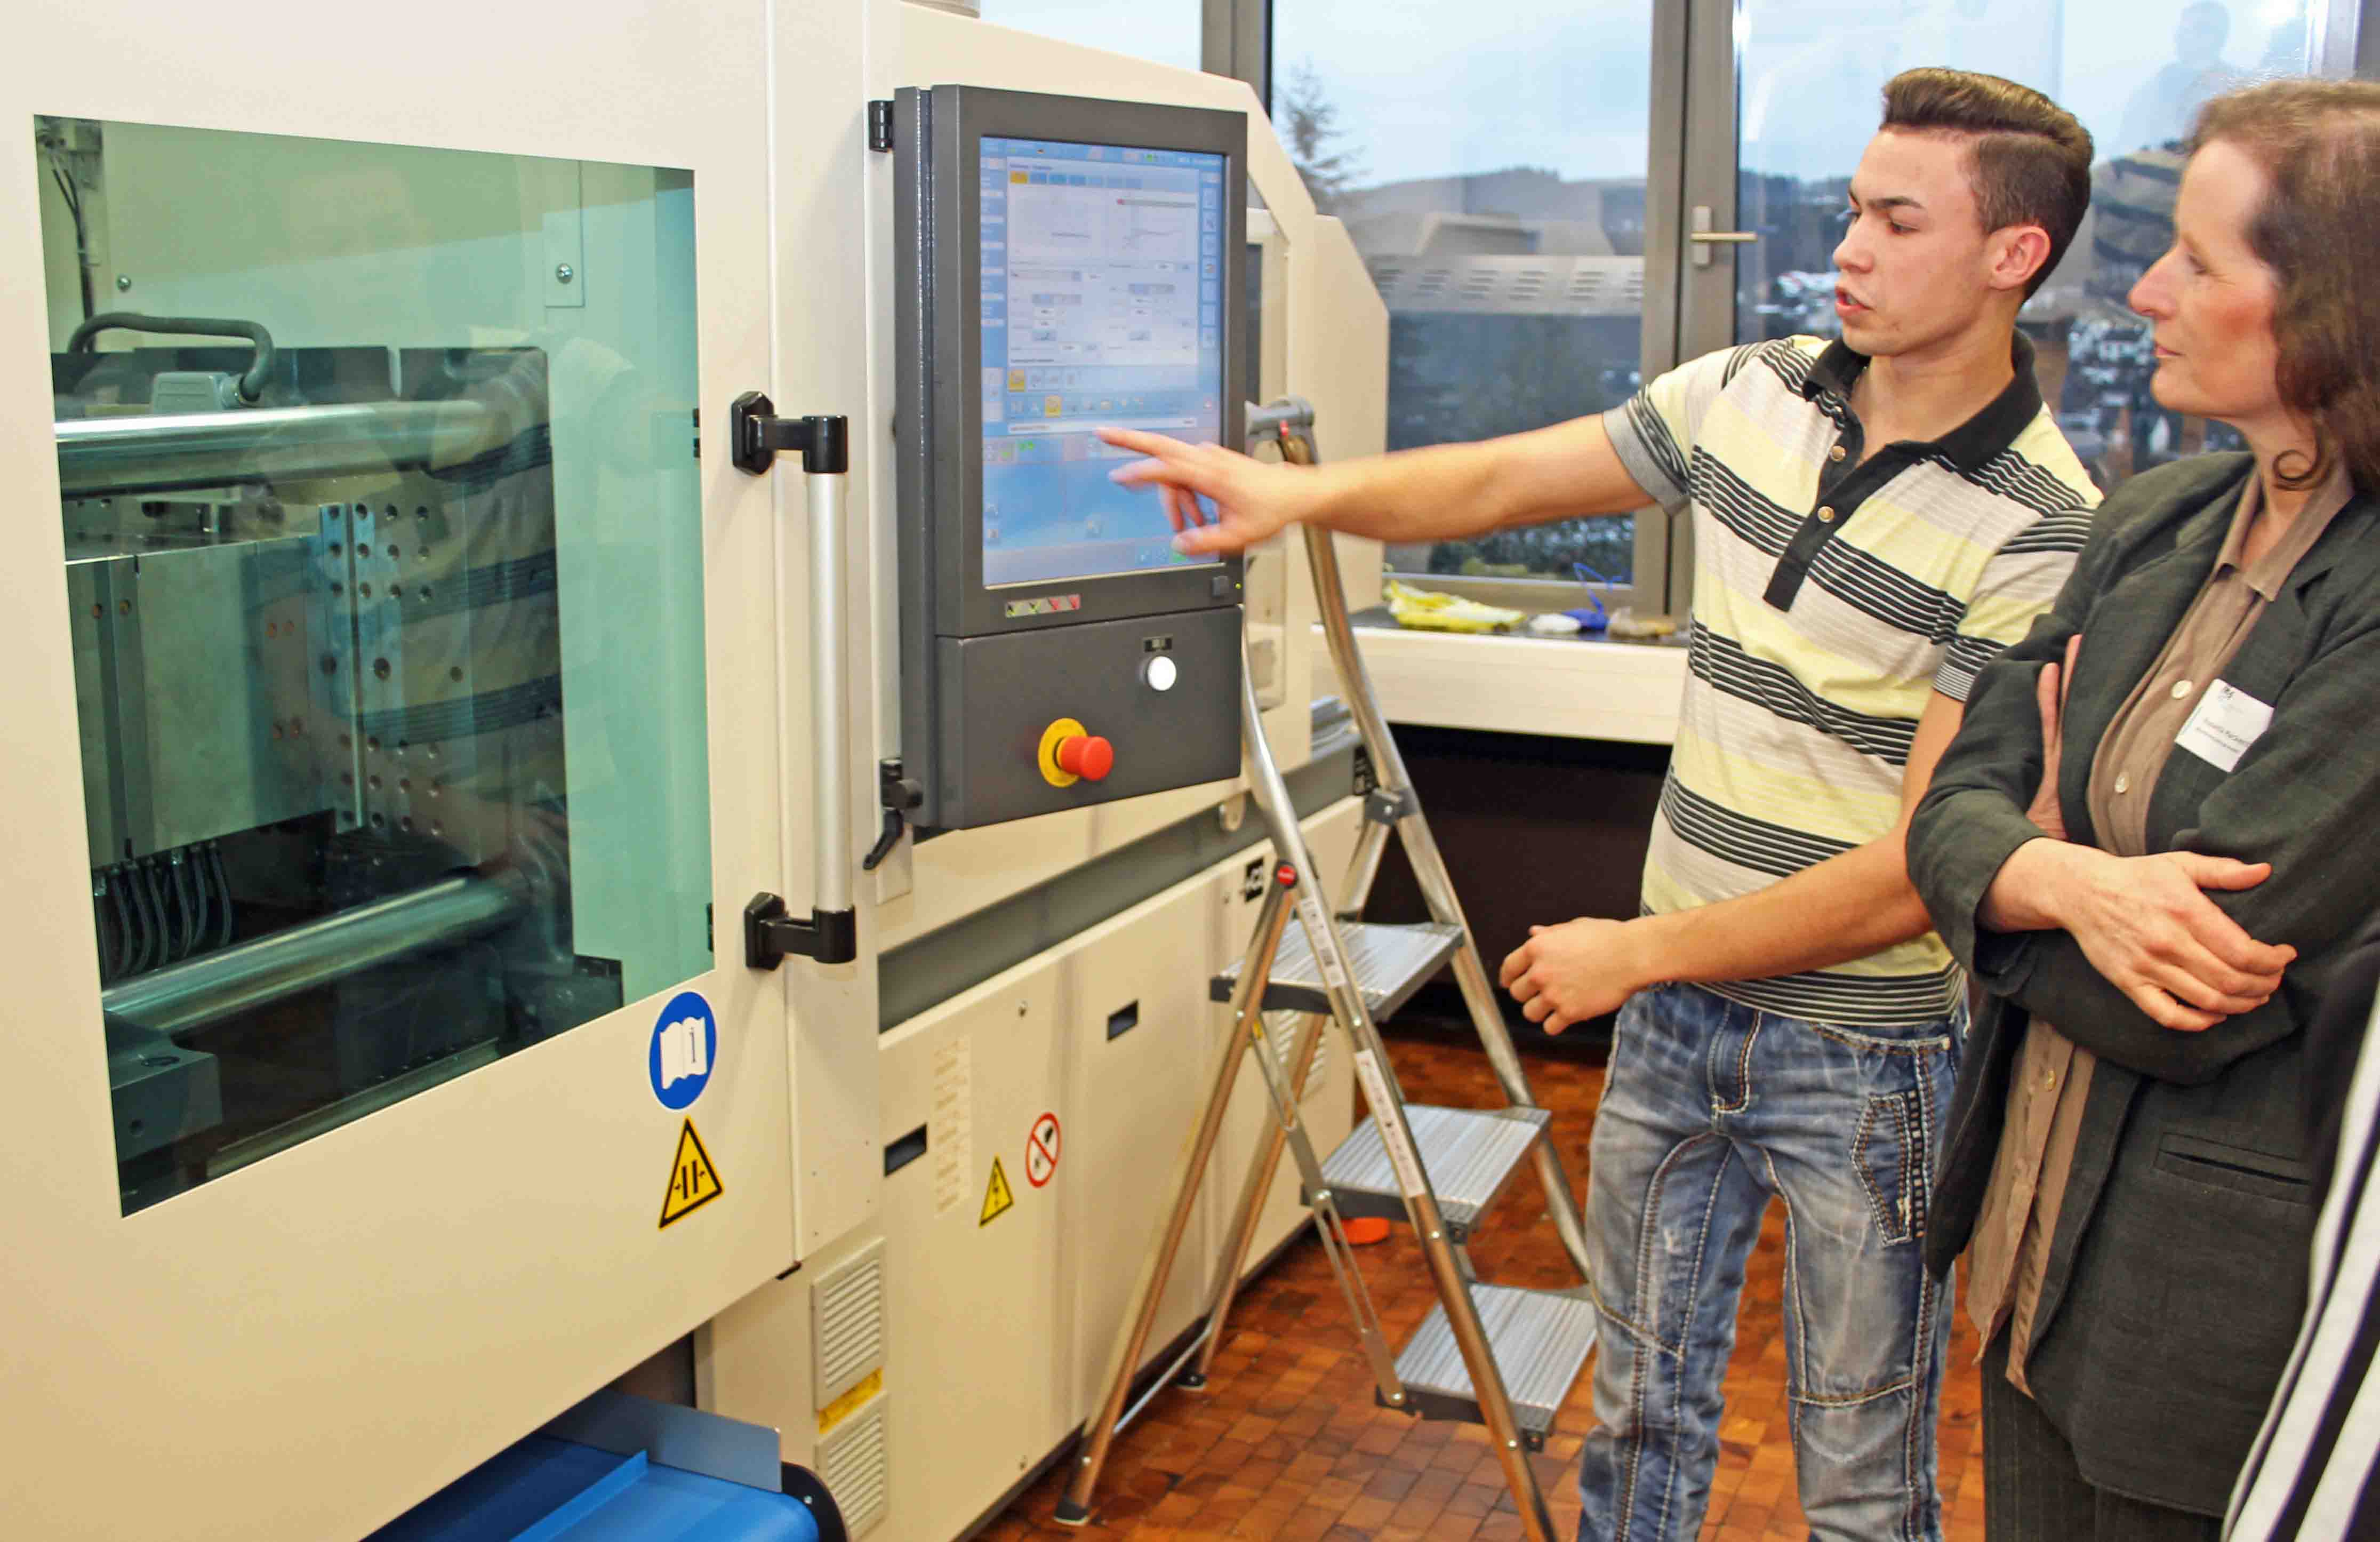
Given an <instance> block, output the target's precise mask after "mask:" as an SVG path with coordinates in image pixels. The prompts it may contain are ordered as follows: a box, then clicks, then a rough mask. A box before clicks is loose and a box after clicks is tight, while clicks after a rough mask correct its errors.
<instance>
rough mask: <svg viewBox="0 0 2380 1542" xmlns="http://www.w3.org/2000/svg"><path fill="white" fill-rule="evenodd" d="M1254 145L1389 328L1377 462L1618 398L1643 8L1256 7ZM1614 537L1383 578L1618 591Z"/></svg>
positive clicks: (1619, 525) (1642, 3)
mask: <svg viewBox="0 0 2380 1542" xmlns="http://www.w3.org/2000/svg"><path fill="white" fill-rule="evenodd" d="M1272 37H1273V51H1272V59H1273V71H1272V75H1273V98H1272V114H1273V122H1274V125H1275V127H1276V130H1277V131H1278V132H1279V133H1280V134H1281V138H1282V140H1283V141H1284V142H1285V143H1286V144H1288V146H1289V147H1290V150H1291V152H1292V154H1293V156H1294V157H1295V158H1296V159H1297V160H1298V162H1299V164H1300V169H1301V170H1303V171H1304V172H1305V177H1306V184H1307V187H1308V188H1309V189H1310V190H1311V191H1312V192H1313V194H1314V196H1315V200H1316V202H1317V203H1318V204H1319V205H1320V206H1321V208H1322V210H1323V212H1326V213H1330V214H1334V215H1337V216H1338V217H1339V218H1341V219H1342V220H1344V221H1345V222H1346V224H1347V228H1348V232H1349V234H1350V235H1351V236H1352V237H1354V242H1355V246H1356V249H1358V250H1359V251H1360V252H1362V254H1363V256H1364V260H1365V263H1366V267H1368V268H1369V269H1370V271H1371V274H1372V279H1373V282H1374V283H1376V284H1377V285H1378V286H1379V289H1380V296H1381V298H1382V299H1383V300H1384V301H1386V302H1387V305H1388V308H1389V432H1388V443H1389V446H1390V448H1391V449H1406V448H1410V447H1413V446H1415V445H1422V444H1437V443H1445V442H1447V441H1450V440H1471V439H1484V438H1488V437H1490V436H1492V435H1496V434H1500V433H1510V432H1513V431H1517V430H1522V429H1531V428H1538V427H1541V426H1543V425H1545V424H1547V423H1549V422H1555V421H1558V420H1560V419H1565V418H1573V417H1577V416H1579V415H1581V414H1583V413H1588V412H1599V411H1601V410H1602V409H1603V408H1605V407H1610V406H1613V405H1615V404H1617V403H1619V402H1621V401H1624V400H1626V399H1627V397H1628V396H1629V395H1630V394H1631V393H1633V391H1634V390H1635V389H1636V387H1637V385H1638V383H1639V381H1640V365H1641V352H1642V350H1641V333H1642V330H1643V313H1644V298H1643V297H1644V285H1645V164H1646V140H1647V107H1648V93H1649V91H1650V79H1651V68H1650V57H1651V46H1652V5H1651V3H1650V0H1621V3H1619V4H1613V5H1609V6H1596V7H1593V8H1592V9H1589V8H1586V7H1582V6H1576V5H1574V4H1572V3H1570V0H1513V3H1510V4H1505V5H1500V6H1497V7H1496V8H1495V12H1494V25H1493V26H1492V27H1483V26H1482V25H1481V24H1480V19H1479V18H1477V17H1475V16H1472V15H1468V14H1466V13H1465V12H1464V11H1463V10H1462V9H1461V8H1460V7H1457V6H1446V5H1443V4H1439V3H1435V0H1275V4H1274V6H1273V34H1272ZM1581 563H1584V564H1585V565H1587V566H1588V567H1590V568H1592V569H1593V570H1595V571H1596V572H1597V573H1598V574H1600V575H1602V576H1604V577H1607V578H1609V579H1610V580H1611V581H1612V582H1614V583H1618V584H1623V585H1624V584H1626V583H1628V582H1629V581H1630V578H1631V576H1632V574H1633V520H1631V519H1629V518H1624V517H1623V518H1619V519H1594V520H1571V521H1565V522H1562V523H1559V524H1554V525H1546V526H1538V527H1534V528H1528V529H1524V530H1515V531H1509V532H1501V533H1499V534H1496V535H1492V536H1489V537H1487V538H1485V539H1483V540H1475V541H1461V542H1457V541H1443V542H1438V543H1435V544H1434V545H1430V546H1422V547H1397V548H1392V549H1391V551H1390V567H1391V568H1396V569H1404V570H1411V571H1418V572H1426V573H1430V574H1435V575H1439V576H1469V577H1539V578H1561V579H1569V578H1571V577H1572V576H1573V565H1576V564H1581Z"/></svg>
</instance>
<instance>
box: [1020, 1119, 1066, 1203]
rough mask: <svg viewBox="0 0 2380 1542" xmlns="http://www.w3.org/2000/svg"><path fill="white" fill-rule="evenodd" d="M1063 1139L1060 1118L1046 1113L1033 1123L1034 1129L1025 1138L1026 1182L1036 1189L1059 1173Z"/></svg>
mask: <svg viewBox="0 0 2380 1542" xmlns="http://www.w3.org/2000/svg"><path fill="white" fill-rule="evenodd" d="M1062 1144H1063V1137H1062V1135H1061V1133H1060V1131H1059V1129H1058V1116H1057V1115H1056V1114H1054V1113H1045V1114H1043V1115H1042V1116H1041V1117H1040V1118H1038V1119H1037V1120H1035V1121H1034V1122H1033V1129H1032V1131H1031V1132H1030V1133H1029V1134H1027V1135H1026V1137H1025V1181H1026V1183H1028V1184H1032V1185H1033V1186H1034V1187H1035V1188H1037V1189H1038V1188H1039V1187H1040V1186H1041V1185H1042V1184H1046V1183H1048V1182H1049V1181H1050V1175H1051V1174H1053V1173H1055V1172H1057V1171H1058V1152H1059V1150H1060V1148H1061V1147H1062Z"/></svg>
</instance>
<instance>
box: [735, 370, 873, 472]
mask: <svg viewBox="0 0 2380 1542" xmlns="http://www.w3.org/2000/svg"><path fill="white" fill-rule="evenodd" d="M727 443H728V445H729V447H730V450H731V451H732V457H731V458H733V459H734V460H735V464H736V466H737V467H738V468H740V469H742V470H746V471H749V472H750V473H752V475H754V476H756V477H757V476H759V475H761V474H762V473H763V472H765V471H767V470H768V469H769V467H771V466H773V465H775V464H776V461H777V452H778V451H780V450H799V451H800V452H801V453H802V469H803V470H805V471H807V472H809V473H811V474H812V475H814V476H815V475H820V474H825V475H829V476H840V475H842V474H843V473H844V472H846V471H848V470H850V469H851V419H848V418H839V417H838V418H830V417H824V416H812V417H808V418H780V417H778V416H777V405H776V404H775V403H774V402H771V400H769V398H768V397H767V396H766V395H762V394H761V393H760V392H758V391H747V392H745V393H744V395H740V396H738V397H736V398H735V402H734V403H733V404H732V405H731V406H730V407H728V409H727Z"/></svg>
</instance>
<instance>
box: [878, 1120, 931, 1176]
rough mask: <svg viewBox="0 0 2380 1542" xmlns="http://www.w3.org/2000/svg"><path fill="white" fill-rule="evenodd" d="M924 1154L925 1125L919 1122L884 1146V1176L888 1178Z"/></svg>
mask: <svg viewBox="0 0 2380 1542" xmlns="http://www.w3.org/2000/svg"><path fill="white" fill-rule="evenodd" d="M925 1154H926V1126H924V1125H923V1124H920V1125H918V1126H917V1128H916V1129H914V1130H912V1131H910V1132H909V1133H908V1134H907V1135H903V1136H902V1137H901V1138H900V1139H899V1140H896V1141H894V1142H893V1143H892V1145H890V1146H887V1147H885V1148H884V1176H886V1177H887V1178H890V1177H891V1176H892V1174H894V1173H895V1172H900V1171H901V1170H902V1169H903V1168H905V1167H906V1166H908V1165H909V1164H910V1163H911V1162H913V1161H916V1160H917V1159H918V1158H919V1157H922V1156H924V1155H925Z"/></svg>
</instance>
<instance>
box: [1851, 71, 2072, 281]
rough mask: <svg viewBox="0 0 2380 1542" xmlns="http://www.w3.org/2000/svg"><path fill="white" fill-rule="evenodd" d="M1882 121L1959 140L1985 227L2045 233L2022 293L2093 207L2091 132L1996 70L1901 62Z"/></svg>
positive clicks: (2052, 263) (1889, 84)
mask: <svg viewBox="0 0 2380 1542" xmlns="http://www.w3.org/2000/svg"><path fill="white" fill-rule="evenodd" d="M1882 127H1886V128H1897V129H1900V130H1902V131H1904V132H1908V133H1919V134H1955V135H1957V136H1959V137H1960V138H1961V139H1963V140H1966V141H1967V142H1968V145H1969V147H1970V150H1971V153H1972V154H1973V183H1974V188H1975V212H1977V213H1978V214H1980V215H1981V216H1982V217H1983V222H1984V228H1985V230H1987V231H1991V230H2005V229H2007V228H2008V227H2009V226H2010V225H2039V226H2041V228H2042V229H2043V230H2045V231H2046V232H2048V234H2049V256H2048V258H2047V260H2046V261H2044V262H2043V263H2042V264H2041V270H2040V272H2038V273H2034V275H2033V278H2032V279H2031V281H2030V282H2028V283H2027V284H2026V285H2025V286H2024V292H2025V294H2026V296H2027V297H2030V296H2031V295H2032V294H2033V292H2034V290H2035V289H2038V288H2040V287H2041V286H2042V285H2043V284H2044V283H2045V282H2046V281H2047V279H2048V277H2049V274H2050V271H2051V270H2052V269H2054V268H2056V267H2057V266H2058V259H2059V258H2061V257H2063V256H2065V255H2066V249H2067V247H2068V246H2069V245H2070V244H2071V243H2072V241H2073V239H2074V232H2075V230H2076V228H2077V227H2078V226H2080V225H2082V223H2083V211H2084V210H2086V209H2088V208H2089V207H2090V206H2091V131H2090V130H2089V129H2087V128H2085V127H2083V125H2082V124H2081V123H2080V122H2079V121H2077V120H2076V118H2075V116H2074V115H2073V114H2072V113H2070V112H2068V111H2067V110H2066V109H2065V108H2063V107H2061V106H2059V105H2058V103H2055V102H2052V101H2051V100H2049V98H2047V97H2046V96H2044V95H2042V94H2041V93H2040V92H2039V91H2034V89H2033V88H2032V87H2030V86H2020V85H2018V84H2017V83H2016V82H2015V81H2013V80H2003V79H2000V78H1999V77H1998V76H1997V75H1977V74H1974V73H1973V72H1972V71H1970V70H1964V69H1904V70H1902V71H1901V72H1900V74H1898V75H1896V76H1894V77H1893V78H1892V79H1889V80H1887V81H1886V82H1885V83H1884V123H1883V125H1882Z"/></svg>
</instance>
